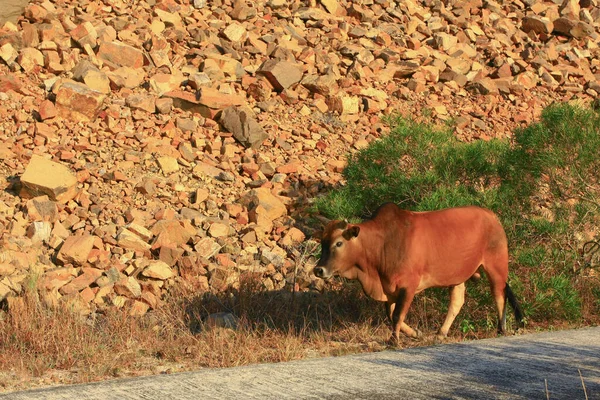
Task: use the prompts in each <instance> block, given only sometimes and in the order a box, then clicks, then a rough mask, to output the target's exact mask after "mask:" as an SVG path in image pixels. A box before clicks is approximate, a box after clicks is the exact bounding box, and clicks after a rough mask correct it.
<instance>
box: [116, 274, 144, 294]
mask: <svg viewBox="0 0 600 400" xmlns="http://www.w3.org/2000/svg"><path fill="white" fill-rule="evenodd" d="M114 290H115V293H116V294H118V295H120V296H125V297H129V298H130V299H136V298H138V297H140V296H141V295H142V287H141V286H140V283H139V282H138V281H137V279H135V278H134V277H133V276H128V277H125V276H123V277H122V278H121V279H120V280H119V281H117V282H116V283H115V286H114Z"/></svg>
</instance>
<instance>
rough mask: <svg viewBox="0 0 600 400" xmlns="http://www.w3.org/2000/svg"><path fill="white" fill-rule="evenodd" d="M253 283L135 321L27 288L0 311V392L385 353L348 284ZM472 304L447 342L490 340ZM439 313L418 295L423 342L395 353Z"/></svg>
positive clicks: (249, 279) (375, 307) (437, 297)
mask: <svg viewBox="0 0 600 400" xmlns="http://www.w3.org/2000/svg"><path fill="white" fill-rule="evenodd" d="M258 279H259V277H256V276H253V275H246V276H245V277H243V278H242V279H241V281H240V284H239V288H238V289H236V290H231V291H230V292H228V293H224V294H221V295H218V296H217V295H214V294H210V293H204V294H202V295H198V294H197V292H196V291H195V290H193V288H188V289H182V288H180V289H179V290H178V291H177V292H172V293H171V295H170V297H169V298H168V299H166V302H165V304H164V305H163V306H162V307H161V308H160V309H158V310H155V311H152V312H150V313H148V314H147V315H146V316H144V317H141V318H136V317H131V316H129V315H128V314H127V313H126V312H124V311H120V310H111V311H107V312H105V313H102V314H100V313H98V314H96V315H95V316H94V317H81V316H80V315H76V314H74V313H71V312H68V311H65V310H64V309H52V308H48V307H47V306H45V305H44V303H43V302H42V301H40V299H39V296H38V295H37V291H36V290H29V291H28V292H27V293H26V295H25V297H24V298H23V300H22V301H19V302H16V303H11V307H10V308H9V309H8V310H7V309H6V307H5V310H4V311H0V371H2V372H0V392H2V391H12V390H22V389H26V388H32V387H36V386H43V385H54V384H58V383H82V382H91V381H98V380H104V379H110V378H115V377H128V376H139V375H149V374H160V373H172V372H179V371H186V370H194V369H199V368H203V367H210V368H215V367H217V368H218V367H232V366H239V365H247V364H254V363H264V362H281V361H290V360H296V359H302V358H312V357H322V356H332V355H333V356H337V355H344V354H351V353H358V352H369V351H380V350H384V349H385V348H386V347H387V344H386V342H387V339H388V338H389V334H390V329H389V327H388V325H387V321H386V320H385V316H384V311H383V306H382V305H381V303H378V302H375V301H373V300H371V299H369V298H367V297H366V296H364V295H363V294H362V291H361V289H360V286H359V285H358V284H356V283H350V282H342V281H334V282H330V283H329V284H328V287H327V289H326V290H325V292H324V293H321V294H319V293H314V292H312V293H311V292H298V293H291V292H289V291H279V292H267V291H264V290H260V289H259V288H258V285H257V282H258ZM475 285H481V283H477V284H475ZM473 303H474V300H471V304H469V299H467V304H466V306H465V310H464V311H463V313H461V314H462V315H459V317H458V318H457V321H456V323H455V325H454V328H453V330H452V331H451V338H450V339H449V341H459V340H463V339H475V338H483V337H492V336H494V335H495V321H494V323H493V324H491V326H490V328H489V329H486V328H481V327H475V329H470V328H469V329H465V328H464V324H463V323H462V322H461V321H464V320H468V319H469V318H475V317H474V316H473V313H484V314H485V313H488V312H489V313H493V307H491V306H490V307H487V306H486V307H479V306H478V304H473ZM445 307H446V304H445V299H444V292H438V293H436V292H435V291H434V292H432V294H431V295H425V296H422V295H421V296H419V297H418V298H417V299H416V300H415V302H414V303H413V307H412V308H411V312H410V313H409V319H408V323H409V324H412V325H414V326H417V327H419V328H420V329H422V330H423V331H424V332H426V334H430V336H427V337H426V338H425V339H423V340H420V341H413V340H410V339H404V342H403V343H402V344H401V346H402V347H415V346H422V345H428V344H432V343H434V342H435V339H434V335H433V334H434V333H435V331H436V329H437V328H438V327H439V324H441V322H442V320H443V316H444V312H445ZM488 308H489V310H488ZM223 311H226V312H231V313H233V314H234V315H236V316H237V317H238V318H239V320H238V326H237V329H236V330H232V329H223V328H208V327H207V326H205V324H204V323H203V320H204V319H205V318H206V316H207V315H209V314H211V313H215V312H223Z"/></svg>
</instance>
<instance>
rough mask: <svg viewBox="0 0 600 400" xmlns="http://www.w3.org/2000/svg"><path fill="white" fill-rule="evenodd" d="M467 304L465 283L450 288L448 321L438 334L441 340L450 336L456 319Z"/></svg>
mask: <svg viewBox="0 0 600 400" xmlns="http://www.w3.org/2000/svg"><path fill="white" fill-rule="evenodd" d="M464 303H465V284H464V282H463V283H461V284H460V285H456V286H452V287H450V305H449V306H448V314H447V315H446V320H445V321H444V324H443V325H442V327H441V328H440V330H439V332H438V337H439V338H440V339H443V338H445V337H446V336H448V331H449V330H450V326H451V325H452V323H453V322H454V319H455V318H456V316H457V315H458V313H459V312H460V309H461V308H462V306H463V304H464Z"/></svg>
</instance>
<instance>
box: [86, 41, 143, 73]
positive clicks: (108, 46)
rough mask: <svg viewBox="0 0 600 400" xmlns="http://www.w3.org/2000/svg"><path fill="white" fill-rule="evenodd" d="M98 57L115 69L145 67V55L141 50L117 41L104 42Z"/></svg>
mask: <svg viewBox="0 0 600 400" xmlns="http://www.w3.org/2000/svg"><path fill="white" fill-rule="evenodd" d="M96 56H97V57H98V58H99V59H100V60H102V61H104V62H106V63H107V64H109V65H112V66H113V67H114V68H117V67H131V68H141V67H143V66H144V53H143V52H142V51H141V50H138V49H136V48H135V47H132V46H129V45H126V44H124V43H121V42H117V41H114V42H102V43H101V44H100V48H99V49H98V54H96Z"/></svg>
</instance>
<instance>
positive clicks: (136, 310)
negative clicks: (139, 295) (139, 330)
mask: <svg viewBox="0 0 600 400" xmlns="http://www.w3.org/2000/svg"><path fill="white" fill-rule="evenodd" d="M149 308H150V306H149V305H148V304H147V303H145V302H143V301H138V300H134V301H133V303H132V304H131V308H130V309H129V315H131V316H132V317H141V316H143V315H145V314H146V313H147V312H148V309H149Z"/></svg>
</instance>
